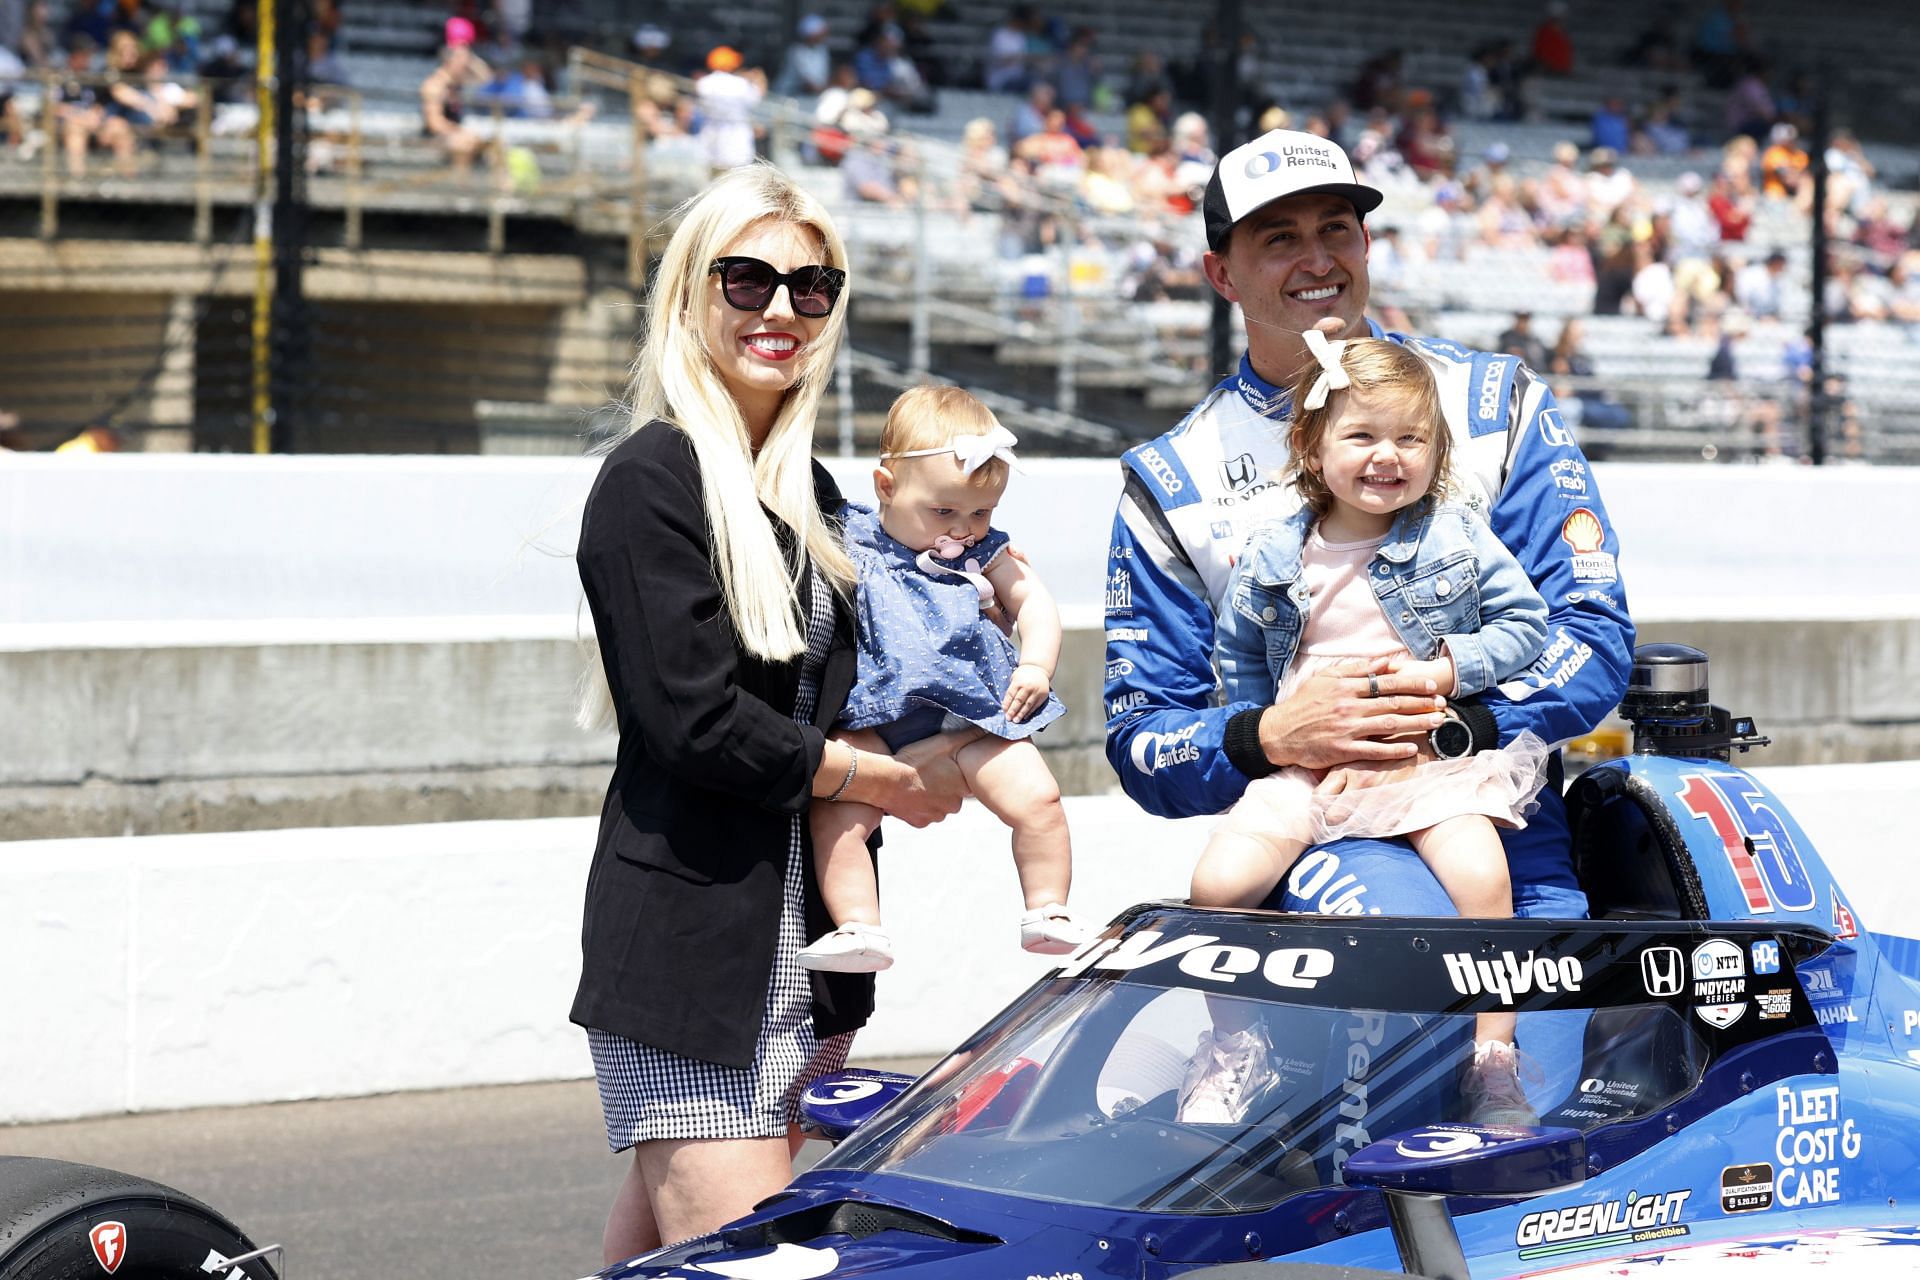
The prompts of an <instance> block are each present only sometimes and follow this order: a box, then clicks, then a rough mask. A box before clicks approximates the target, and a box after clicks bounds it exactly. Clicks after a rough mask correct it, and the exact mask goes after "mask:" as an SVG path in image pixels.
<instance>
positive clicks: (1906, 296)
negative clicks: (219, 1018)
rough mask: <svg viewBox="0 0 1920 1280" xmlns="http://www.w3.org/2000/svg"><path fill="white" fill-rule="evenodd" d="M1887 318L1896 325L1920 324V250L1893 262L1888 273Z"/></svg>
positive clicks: (1914, 250) (1904, 254) (1903, 255)
mask: <svg viewBox="0 0 1920 1280" xmlns="http://www.w3.org/2000/svg"><path fill="white" fill-rule="evenodd" d="M1887 294H1888V296H1887V318H1888V319H1889V320H1892V321H1893V322H1895V323H1896V324H1907V325H1915V324H1920V249H1909V250H1907V251H1906V252H1905V253H1902V254H1901V255H1900V256H1899V257H1897V258H1895V259H1894V260H1893V267H1892V269H1891V270H1889V271H1888V273H1887Z"/></svg>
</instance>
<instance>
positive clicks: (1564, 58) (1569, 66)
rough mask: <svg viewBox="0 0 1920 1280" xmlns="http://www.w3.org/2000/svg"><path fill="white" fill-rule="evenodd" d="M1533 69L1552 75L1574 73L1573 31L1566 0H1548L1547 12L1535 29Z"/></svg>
mask: <svg viewBox="0 0 1920 1280" xmlns="http://www.w3.org/2000/svg"><path fill="white" fill-rule="evenodd" d="M1533 69H1534V70H1535V71H1540V72H1544V73H1545V74H1547V75H1550V76H1570V75H1572V74H1573V33H1572V32H1570V31H1568V30H1567V6H1566V4H1565V3H1564V0H1547V8H1546V13H1545V14H1544V16H1542V17H1541V19H1540V25H1539V26H1537V27H1535V28H1534V29H1533Z"/></svg>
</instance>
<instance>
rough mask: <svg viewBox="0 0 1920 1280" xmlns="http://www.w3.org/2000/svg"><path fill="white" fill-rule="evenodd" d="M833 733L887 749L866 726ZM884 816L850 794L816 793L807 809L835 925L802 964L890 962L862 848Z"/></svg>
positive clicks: (845, 968)
mask: <svg viewBox="0 0 1920 1280" xmlns="http://www.w3.org/2000/svg"><path fill="white" fill-rule="evenodd" d="M834 736H835V737H837V738H839V739H840V740H841V741H843V742H845V743H847V744H848V745H849V746H851V747H853V748H854V749H856V750H859V751H870V752H874V753H876V754H879V755H886V754H889V753H888V750H887V744H886V743H885V742H884V741H883V740H882V739H881V737H880V735H879V734H877V733H874V732H872V731H871V730H866V729H856V730H851V731H848V732H845V733H837V734H835V735H834ZM883 816H885V815H883V814H882V813H881V811H880V810H878V809H876V808H874V807H873V806H872V805H868V804H858V803H856V802H854V801H851V800H834V801H829V800H819V799H817V800H815V801H814V802H813V805H812V806H811V807H810V809H809V810H808V813H807V826H808V829H809V831H810V833H811V835H812V837H813V870H814V875H815V877H816V878H817V879H818V880H819V882H820V897H821V899H822V900H823V901H824V902H825V903H826V907H827V914H828V915H829V916H831V917H832V918H833V923H834V925H835V926H836V928H835V929H834V931H833V932H832V933H829V934H827V935H826V936H824V937H822V938H819V939H816V940H815V941H814V942H813V943H812V944H811V945H810V946H807V947H804V948H802V949H801V951H800V963H801V964H802V965H804V966H805V967H807V968H809V969H825V970H829V971H834V972H851V973H866V972H871V971H874V970H877V969H884V968H886V967H887V966H888V965H891V964H892V963H893V952H892V942H891V940H890V939H888V938H887V936H886V934H885V933H884V932H883V931H880V930H879V927H878V926H879V924H880V886H879V884H878V882H877V881H876V880H875V878H874V874H873V858H872V856H871V855H870V854H869V853H868V852H867V838H868V837H869V836H871V835H872V834H873V832H874V828H876V827H878V826H879V825H880V819H881V818H882V817H883ZM848 926H855V927H854V928H849V927H848ZM858 926H867V927H865V928H861V927H858Z"/></svg>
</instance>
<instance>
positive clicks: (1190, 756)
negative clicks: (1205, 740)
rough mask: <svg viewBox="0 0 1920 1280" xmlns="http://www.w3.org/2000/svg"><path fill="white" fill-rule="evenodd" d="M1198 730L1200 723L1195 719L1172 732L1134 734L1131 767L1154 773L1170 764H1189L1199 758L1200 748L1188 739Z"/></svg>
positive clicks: (1142, 771)
mask: <svg viewBox="0 0 1920 1280" xmlns="http://www.w3.org/2000/svg"><path fill="white" fill-rule="evenodd" d="M1199 731H1200V725H1199V722H1198V721H1196V722H1195V723H1193V724H1190V725H1188V726H1187V727H1186V728H1184V729H1179V730H1176V731H1174V732H1173V733H1142V734H1139V735H1136V736H1135V738H1134V740H1133V752H1132V758H1133V767H1134V768H1136V769H1138V770H1139V771H1140V772H1141V773H1154V772H1156V771H1158V770H1160V769H1164V768H1166V767H1167V766H1168V765H1170V764H1191V763H1192V762H1193V761H1195V760H1198V759H1199V758H1200V748H1198V747H1196V746H1194V745H1193V743H1192V741H1190V739H1192V737H1193V735H1194V734H1196V733H1198V732H1199Z"/></svg>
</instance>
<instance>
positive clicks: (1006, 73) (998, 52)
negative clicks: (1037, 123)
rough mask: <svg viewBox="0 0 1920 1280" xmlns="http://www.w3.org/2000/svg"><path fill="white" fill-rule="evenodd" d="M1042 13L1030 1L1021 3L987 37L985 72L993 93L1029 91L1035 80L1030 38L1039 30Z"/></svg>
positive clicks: (989, 87)
mask: <svg viewBox="0 0 1920 1280" xmlns="http://www.w3.org/2000/svg"><path fill="white" fill-rule="evenodd" d="M1039 24H1040V15H1039V13H1038V12H1037V11H1036V10H1035V9H1034V7H1033V6H1032V5H1030V4H1017V5H1015V6H1013V8H1011V9H1009V10H1008V11H1007V16H1006V18H1005V19H1003V20H1002V21H1001V23H1000V25H999V26H997V27H995V28H994V29H993V32H992V34H991V35H989V36H988V37H987V65H986V70H985V73H984V75H983V77H982V78H983V80H984V83H985V85H986V87H987V89H988V90H989V91H991V92H993V93H1025V92H1026V91H1027V89H1028V88H1029V87H1031V85H1032V83H1033V73H1032V69H1031V67H1030V66H1029V64H1028V41H1029V40H1030V39H1031V37H1032V35H1033V33H1034V32H1035V31H1036V30H1038V28H1039Z"/></svg>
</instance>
